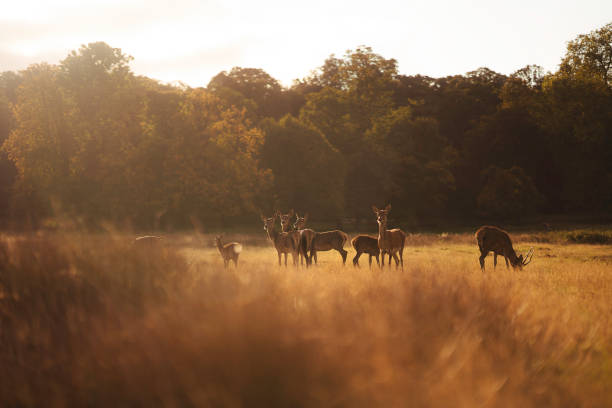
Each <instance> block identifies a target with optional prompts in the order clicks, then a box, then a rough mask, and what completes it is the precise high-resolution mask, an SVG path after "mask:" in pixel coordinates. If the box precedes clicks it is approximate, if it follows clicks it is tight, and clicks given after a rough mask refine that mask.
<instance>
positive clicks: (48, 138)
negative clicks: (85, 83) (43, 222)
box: [3, 64, 75, 217]
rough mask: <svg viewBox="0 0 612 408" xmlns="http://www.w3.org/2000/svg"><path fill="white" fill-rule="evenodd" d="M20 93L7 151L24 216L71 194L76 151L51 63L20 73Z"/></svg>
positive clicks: (65, 104) (36, 213)
mask: <svg viewBox="0 0 612 408" xmlns="http://www.w3.org/2000/svg"><path fill="white" fill-rule="evenodd" d="M21 75H22V78H23V79H22V84H21V86H20V87H19V89H18V91H17V104H16V105H15V109H14V114H15V128H14V130H13V131H12V132H11V133H10V135H9V137H8V138H7V139H6V140H5V141H4V144H3V150H4V151H5V152H6V153H7V155H8V158H9V159H10V160H11V161H12V162H13V163H14V165H15V167H16V168H17V171H18V186H17V190H18V191H17V193H16V197H15V198H16V199H18V201H19V202H18V203H17V204H16V208H18V209H19V210H20V212H21V215H22V216H24V217H36V216H40V215H42V214H43V213H48V212H49V211H50V204H51V201H50V200H51V198H54V199H60V200H61V199H62V198H64V197H66V196H67V193H68V191H69V190H70V184H71V182H70V180H71V172H70V160H69V158H70V157H71V156H72V154H73V152H74V149H75V146H74V144H73V143H72V133H71V129H70V125H69V121H68V120H67V117H66V115H65V112H66V111H70V109H69V108H68V105H69V101H68V100H67V99H66V97H65V95H64V94H63V92H62V90H61V87H60V86H59V83H58V82H59V81H58V75H59V72H58V69H57V67H55V66H51V65H48V64H37V65H31V66H30V67H29V68H28V69H27V70H25V71H22V73H21Z"/></svg>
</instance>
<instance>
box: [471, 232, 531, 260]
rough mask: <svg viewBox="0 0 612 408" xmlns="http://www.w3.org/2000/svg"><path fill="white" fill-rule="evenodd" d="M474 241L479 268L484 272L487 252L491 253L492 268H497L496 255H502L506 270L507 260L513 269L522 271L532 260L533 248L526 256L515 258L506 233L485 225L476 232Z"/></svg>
mask: <svg viewBox="0 0 612 408" xmlns="http://www.w3.org/2000/svg"><path fill="white" fill-rule="evenodd" d="M476 241H478V248H479V249H480V258H478V260H479V261H480V268H481V269H482V270H483V271H484V270H485V263H484V260H485V257H486V256H487V255H488V254H489V252H491V251H493V268H495V267H497V255H502V256H503V257H504V259H505V260H506V268H509V265H508V260H510V263H511V264H512V267H513V268H518V269H523V266H526V265H527V264H529V263H530V262H531V259H532V258H533V248H531V249H530V250H529V252H528V253H527V255H526V256H525V257H523V255H520V256H516V252H514V248H512V241H510V236H509V235H508V233H507V232H506V231H504V230H502V229H500V228H497V227H491V226H488V225H485V226H483V227H480V228H479V229H478V231H476Z"/></svg>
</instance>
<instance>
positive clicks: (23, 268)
mask: <svg viewBox="0 0 612 408" xmlns="http://www.w3.org/2000/svg"><path fill="white" fill-rule="evenodd" d="M262 235H263V234H262ZM227 239H228V240H239V241H240V242H242V243H244V244H245V249H244V251H243V253H242V254H241V257H240V264H239V268H238V269H234V268H229V269H226V270H224V269H223V263H222V259H221V257H220V255H219V254H218V253H217V251H216V249H214V248H213V247H212V238H211V237H209V236H202V235H187V234H183V235H178V234H177V235H173V236H166V237H165V238H164V240H163V241H164V243H163V245H160V246H154V247H150V248H134V247H133V246H132V245H131V244H130V242H131V238H130V237H128V236H126V235H122V234H106V235H101V234H100V235H87V234H59V233H57V234H51V235H31V236H20V237H15V236H4V237H2V239H1V243H0V324H1V327H0V406H178V407H182V406H224V407H225V406H229V407H242V406H283V407H284V406H351V407H354V406H391V407H392V406H402V407H404V406H428V407H430V406H440V407H448V406H459V407H461V406H463V407H472V406H496V407H497V406H511V407H516V406H523V407H536V406H538V407H541V406H547V407H549V406H594V407H595V406H610V405H612V391H611V390H612V300H611V299H612V247H611V246H606V245H584V244H575V245H574V244H564V243H561V241H554V240H548V241H545V240H537V239H533V236H531V235H529V234H522V235H521V236H520V237H518V239H517V245H515V247H516V248H517V249H518V250H519V251H521V252H523V251H525V250H526V249H527V248H528V247H530V246H535V253H536V255H535V256H534V261H533V263H532V264H530V265H529V266H528V267H527V268H526V269H525V270H523V271H520V272H519V271H516V272H515V271H513V270H506V268H505V266H501V265H503V260H501V265H498V268H497V270H495V271H494V270H493V265H492V258H491V257H489V258H487V271H486V272H485V273H484V274H483V273H482V272H481V271H480V268H479V267H478V260H477V257H478V251H477V248H476V245H475V243H474V238H473V236H472V235H470V234H459V235H457V234H450V235H449V234H446V235H444V234H443V235H412V236H410V237H409V239H408V244H409V246H408V247H407V248H406V250H405V252H404V262H405V267H404V270H403V271H401V270H396V269H395V267H393V268H391V269H389V268H385V269H383V270H380V269H378V268H373V269H371V270H370V269H369V268H367V257H366V256H363V257H362V258H361V260H360V261H361V265H362V267H361V268H358V269H357V268H353V267H352V266H348V265H349V264H350V260H351V259H352V257H353V255H354V252H353V250H352V248H351V250H350V252H349V259H348V262H347V266H346V267H342V266H341V261H340V256H339V255H338V254H337V253H332V252H327V253H321V254H320V255H319V260H320V264H319V266H317V267H314V268H310V269H306V268H297V269H296V268H293V267H289V268H284V267H282V268H279V267H278V266H277V265H276V263H277V258H276V251H275V250H274V249H273V248H272V247H271V245H270V244H268V243H267V242H266V241H265V240H262V239H261V237H260V236H246V235H245V236H237V237H236V236H228V237H227ZM500 266H501V267H500Z"/></svg>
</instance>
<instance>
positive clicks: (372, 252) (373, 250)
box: [351, 235, 380, 268]
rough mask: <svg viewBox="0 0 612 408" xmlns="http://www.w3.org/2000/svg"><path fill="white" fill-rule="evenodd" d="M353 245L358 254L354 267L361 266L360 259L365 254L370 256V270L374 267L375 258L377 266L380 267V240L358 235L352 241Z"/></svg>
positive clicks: (354, 260)
mask: <svg viewBox="0 0 612 408" xmlns="http://www.w3.org/2000/svg"><path fill="white" fill-rule="evenodd" d="M351 244H352V245H353V248H355V251H357V254H356V255H355V257H354V258H353V265H354V266H359V257H360V256H361V254H363V253H366V254H368V255H369V256H370V258H369V259H368V261H369V263H370V268H371V267H372V257H373V256H375V257H376V264H377V265H378V266H380V261H379V258H378V256H379V254H380V248H378V238H376V237H372V236H370V235H357V236H356V237H355V238H353V239H352V240H351Z"/></svg>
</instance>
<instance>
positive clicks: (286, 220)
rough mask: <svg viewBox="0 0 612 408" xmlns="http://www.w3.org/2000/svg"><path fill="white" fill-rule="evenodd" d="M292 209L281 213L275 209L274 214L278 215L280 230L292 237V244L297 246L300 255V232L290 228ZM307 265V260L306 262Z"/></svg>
mask: <svg viewBox="0 0 612 408" xmlns="http://www.w3.org/2000/svg"><path fill="white" fill-rule="evenodd" d="M293 214H294V211H293V208H292V209H291V210H290V211H289V212H288V213H287V214H283V213H281V212H280V211H278V210H277V211H276V213H274V215H275V216H278V217H279V219H280V223H281V232H285V233H287V235H289V236H290V237H291V239H293V242H294V245H295V247H296V248H297V251H298V253H299V255H300V256H301V255H302V251H301V247H300V239H301V234H300V233H299V232H298V231H294V230H292V229H291V217H293ZM306 264H307V265H308V262H307V263H306Z"/></svg>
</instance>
